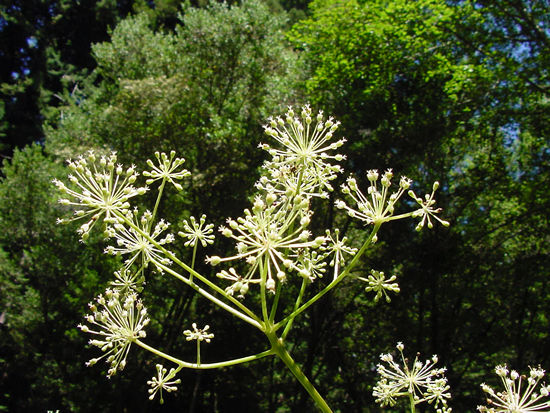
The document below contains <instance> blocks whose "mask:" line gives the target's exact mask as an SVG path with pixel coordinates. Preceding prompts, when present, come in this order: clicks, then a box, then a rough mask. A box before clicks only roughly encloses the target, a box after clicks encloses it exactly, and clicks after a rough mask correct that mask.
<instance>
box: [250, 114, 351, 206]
mask: <svg viewBox="0 0 550 413" xmlns="http://www.w3.org/2000/svg"><path fill="white" fill-rule="evenodd" d="M338 126H339V122H335V121H334V120H333V119H332V118H328V119H325V118H324V116H323V113H322V112H319V113H318V114H317V116H315V119H313V118H312V113H311V108H310V107H309V105H305V106H304V107H303V108H302V111H301V116H299V117H298V116H296V114H295V113H294V110H293V109H292V108H289V110H288V111H287V113H286V115H285V117H284V120H283V118H280V117H279V118H277V119H269V123H268V124H267V125H265V126H264V129H265V133H266V135H268V136H270V137H271V138H273V139H275V140H276V141H277V143H278V144H279V146H280V147H279V148H272V147H271V146H269V145H267V144H260V147H261V148H262V149H264V150H266V151H267V152H268V153H269V154H270V155H271V156H272V160H271V161H268V162H266V163H265V165H264V167H265V169H266V170H267V172H268V174H267V175H266V176H264V177H263V178H262V179H261V180H260V181H259V182H258V183H257V187H258V188H260V189H263V190H265V191H266V192H275V193H278V194H285V195H287V196H293V195H296V194H298V192H299V193H301V194H307V195H308V196H317V197H322V198H326V197H328V194H327V191H332V189H333V188H332V186H331V185H330V181H332V180H333V179H335V178H336V176H337V173H339V172H341V168H340V167H339V166H338V165H333V164H331V163H329V161H331V160H332V161H337V162H338V161H341V160H343V159H345V156H343V155H340V154H336V155H333V154H331V152H333V151H334V150H336V149H338V148H339V147H341V146H342V145H343V144H344V142H345V141H346V140H345V139H340V140H337V141H333V139H332V138H333V134H334V132H335V131H336V129H337V128H338Z"/></svg>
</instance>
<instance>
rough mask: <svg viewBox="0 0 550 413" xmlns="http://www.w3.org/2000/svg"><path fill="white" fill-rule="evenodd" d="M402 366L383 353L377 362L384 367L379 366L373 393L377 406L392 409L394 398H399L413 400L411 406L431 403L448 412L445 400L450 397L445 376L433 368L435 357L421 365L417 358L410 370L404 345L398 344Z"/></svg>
mask: <svg viewBox="0 0 550 413" xmlns="http://www.w3.org/2000/svg"><path fill="white" fill-rule="evenodd" d="M396 348H397V350H398V351H399V353H400V356H401V357H400V358H401V364H398V363H397V362H396V361H394V359H393V356H392V355H391V354H382V355H380V359H381V360H382V362H384V363H385V365H384V364H379V365H378V369H377V371H378V374H379V375H380V380H379V381H378V383H377V384H376V386H375V387H374V390H373V393H372V394H373V396H374V397H375V398H376V403H379V404H380V405H381V406H382V407H383V406H394V405H395V404H396V402H397V400H396V399H397V398H398V397H401V396H408V397H409V398H411V397H412V399H413V400H414V404H415V405H417V404H419V403H422V402H428V403H430V404H433V405H434V407H435V408H437V409H438V411H441V412H450V411H451V409H450V408H449V407H447V400H448V399H449V398H450V397H451V394H450V393H449V385H448V384H447V379H446V378H445V376H444V373H445V371H446V369H445V368H435V365H436V363H437V361H438V359H437V356H435V355H434V356H433V357H432V359H431V360H427V361H425V362H421V361H419V360H418V356H417V357H416V358H415V360H414V362H413V363H412V368H410V367H409V365H408V363H407V359H406V358H405V356H404V355H403V349H404V348H405V346H404V345H403V343H397V346H396Z"/></svg>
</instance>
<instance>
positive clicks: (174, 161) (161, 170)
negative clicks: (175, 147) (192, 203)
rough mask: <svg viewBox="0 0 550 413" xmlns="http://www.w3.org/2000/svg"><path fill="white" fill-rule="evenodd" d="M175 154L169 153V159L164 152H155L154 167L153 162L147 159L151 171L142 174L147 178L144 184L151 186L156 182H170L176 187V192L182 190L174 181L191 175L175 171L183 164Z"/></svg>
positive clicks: (183, 170) (186, 171) (183, 171)
mask: <svg viewBox="0 0 550 413" xmlns="http://www.w3.org/2000/svg"><path fill="white" fill-rule="evenodd" d="M175 156H176V152H175V151H171V152H170V158H168V156H167V155H166V154H165V153H164V152H161V153H159V152H155V157H156V158H157V162H158V166H156V165H155V164H154V163H153V161H151V160H150V159H147V165H149V167H150V168H152V170H151V171H145V172H143V176H145V177H149V179H147V181H146V183H147V185H151V184H152V183H153V182H155V181H157V180H162V181H163V182H165V181H167V182H170V183H171V184H172V185H174V186H175V187H176V189H177V190H178V191H181V190H182V186H181V184H179V183H177V182H175V181H174V179H176V180H179V179H182V178H184V177H186V176H189V175H191V172H189V171H188V170H186V169H182V170H180V171H178V170H177V169H178V168H179V167H180V166H181V165H182V164H183V163H184V162H185V159H183V158H175Z"/></svg>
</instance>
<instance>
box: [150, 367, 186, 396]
mask: <svg viewBox="0 0 550 413" xmlns="http://www.w3.org/2000/svg"><path fill="white" fill-rule="evenodd" d="M156 369H157V375H156V376H153V377H152V378H151V380H148V381H147V384H148V385H149V386H150V387H151V388H150V389H149V400H153V399H154V398H155V396H156V394H157V393H159V398H160V404H162V403H164V399H163V398H162V391H163V390H164V391H165V392H167V393H170V392H173V391H176V390H177V389H178V387H177V386H176V384H180V383H181V380H180V379H175V380H174V377H175V376H176V374H177V371H176V369H173V368H172V369H170V371H168V370H167V369H166V368H165V367H164V366H163V365H162V364H157V365H156Z"/></svg>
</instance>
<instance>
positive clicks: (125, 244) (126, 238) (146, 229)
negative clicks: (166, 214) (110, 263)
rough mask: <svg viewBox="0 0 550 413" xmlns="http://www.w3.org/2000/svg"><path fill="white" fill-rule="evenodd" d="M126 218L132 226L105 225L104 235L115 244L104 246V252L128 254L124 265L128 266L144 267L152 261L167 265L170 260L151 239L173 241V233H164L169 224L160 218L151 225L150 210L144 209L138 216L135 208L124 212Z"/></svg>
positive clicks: (162, 241) (162, 242) (165, 241)
mask: <svg viewBox="0 0 550 413" xmlns="http://www.w3.org/2000/svg"><path fill="white" fill-rule="evenodd" d="M125 215H126V218H128V220H129V221H131V222H132V223H133V225H132V226H127V225H123V224H120V223H116V224H114V225H113V226H109V227H107V230H106V235H107V236H108V237H109V238H113V239H114V240H115V242H116V246H113V245H110V246H108V247H107V248H105V253H107V254H111V255H129V256H130V257H129V258H128V259H126V261H125V266H126V268H130V267H131V265H132V264H134V263H137V264H138V265H139V266H141V267H143V268H146V267H147V265H148V264H149V263H150V262H152V263H153V264H157V263H158V264H162V265H169V264H170V263H171V261H170V260H169V259H168V258H166V256H165V255H164V253H163V252H162V251H161V250H159V249H158V247H156V246H155V245H153V243H152V242H151V240H154V241H157V243H158V244H159V245H166V244H169V243H171V242H173V241H174V235H173V234H170V233H168V234H166V235H165V236H164V237H163V238H160V237H161V235H162V234H163V233H165V232H166V230H167V229H168V227H169V226H170V224H169V223H168V222H166V221H164V220H163V219H161V220H160V221H159V222H158V223H157V224H156V225H155V227H154V228H151V227H152V219H153V215H152V214H151V212H150V211H145V212H144V213H143V214H142V215H141V217H138V211H137V209H134V210H133V211H127V212H126V214H125Z"/></svg>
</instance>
